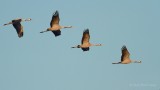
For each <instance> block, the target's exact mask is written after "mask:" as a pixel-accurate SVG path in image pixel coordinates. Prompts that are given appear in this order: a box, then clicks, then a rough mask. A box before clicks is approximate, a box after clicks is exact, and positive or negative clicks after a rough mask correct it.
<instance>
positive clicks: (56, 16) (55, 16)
mask: <svg viewBox="0 0 160 90" xmlns="http://www.w3.org/2000/svg"><path fill="white" fill-rule="evenodd" d="M59 21H60V19H59V12H58V11H56V12H55V13H54V14H53V16H52V20H51V22H50V26H51V27H52V26H53V25H54V24H59Z"/></svg>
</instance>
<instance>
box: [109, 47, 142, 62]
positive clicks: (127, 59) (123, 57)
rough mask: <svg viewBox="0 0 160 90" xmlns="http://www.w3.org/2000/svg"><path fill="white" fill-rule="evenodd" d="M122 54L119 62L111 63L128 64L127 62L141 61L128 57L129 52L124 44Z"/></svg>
mask: <svg viewBox="0 0 160 90" xmlns="http://www.w3.org/2000/svg"><path fill="white" fill-rule="evenodd" d="M121 51H122V55H121V62H117V63H112V64H129V63H141V61H133V60H131V59H130V53H129V51H128V50H127V47H126V46H125V45H124V46H122V49H121Z"/></svg>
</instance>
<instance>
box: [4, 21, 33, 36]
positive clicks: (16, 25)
mask: <svg viewBox="0 0 160 90" xmlns="http://www.w3.org/2000/svg"><path fill="white" fill-rule="evenodd" d="M31 20H32V19H31V18H28V19H22V18H17V19H14V20H12V21H11V22H9V23H6V24H4V25H3V26H6V25H10V24H12V25H13V27H14V28H15V29H16V31H17V34H18V37H19V38H21V37H22V36H23V26H22V25H21V22H23V21H31Z"/></svg>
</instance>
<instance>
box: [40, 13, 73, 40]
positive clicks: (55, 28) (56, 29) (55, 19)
mask: <svg viewBox="0 0 160 90" xmlns="http://www.w3.org/2000/svg"><path fill="white" fill-rule="evenodd" d="M59 22H60V18H59V12H58V11H57V10H56V11H55V13H54V14H53V16H52V19H51V22H50V28H47V30H45V31H41V32H40V33H44V32H48V31H52V32H53V34H54V35H55V37H57V36H60V35H61V30H60V29H63V28H72V26H61V25H59Z"/></svg>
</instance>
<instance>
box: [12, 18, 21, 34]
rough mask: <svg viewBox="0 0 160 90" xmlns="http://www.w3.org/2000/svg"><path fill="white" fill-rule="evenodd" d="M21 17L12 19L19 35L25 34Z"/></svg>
mask: <svg viewBox="0 0 160 90" xmlns="http://www.w3.org/2000/svg"><path fill="white" fill-rule="evenodd" d="M20 22H21V19H17V20H12V23H13V27H14V28H15V29H16V31H17V34H18V37H22V36H23V26H22V25H21V23H20Z"/></svg>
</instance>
